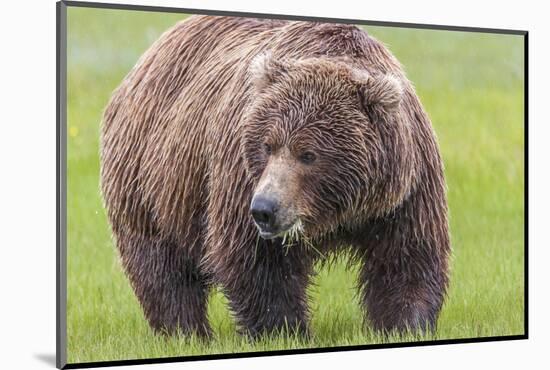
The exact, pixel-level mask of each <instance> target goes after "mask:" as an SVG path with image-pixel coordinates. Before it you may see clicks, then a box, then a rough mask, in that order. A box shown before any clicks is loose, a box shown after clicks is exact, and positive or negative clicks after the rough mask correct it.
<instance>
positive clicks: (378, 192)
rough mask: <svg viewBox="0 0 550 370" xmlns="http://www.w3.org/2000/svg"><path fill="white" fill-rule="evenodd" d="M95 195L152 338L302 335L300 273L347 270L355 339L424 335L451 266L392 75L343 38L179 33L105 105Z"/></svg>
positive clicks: (416, 121) (266, 31) (199, 29)
mask: <svg viewBox="0 0 550 370" xmlns="http://www.w3.org/2000/svg"><path fill="white" fill-rule="evenodd" d="M101 185H102V192H103V196H104V200H105V204H106V207H107V209H108V217H109V220H110V223H111V226H112V230H113V233H114V237H115V239H116V244H117V246H118V250H119V252H120V256H121V261H122V265H123V267H124V269H125V271H126V273H127V275H128V277H129V279H130V281H131V284H132V286H133V289H134V290H135V293H136V295H137V298H138V299H139V301H140V303H141V305H142V307H143V310H144V313H145V316H146V318H147V320H148V322H149V323H150V325H151V327H152V328H153V329H155V330H156V331H159V332H164V333H175V332H179V333H184V334H191V333H196V334H199V335H204V336H208V335H209V334H210V333H211V329H210V326H209V324H208V320H207V315H206V305H207V299H208V295H209V289H210V287H212V285H214V284H216V285H219V286H221V287H222V289H223V292H224V294H225V295H226V296H227V298H228V300H229V305H230V308H231V311H232V312H233V314H234V316H235V319H236V321H237V324H238V326H239V329H240V331H242V332H244V333H246V334H248V335H251V336H257V335H261V334H263V333H270V332H273V331H278V330H281V329H288V328H291V329H292V330H293V331H294V330H295V331H298V332H299V333H302V334H304V335H305V334H307V333H308V326H307V322H308V316H309V314H308V305H307V303H308V302H307V296H306V287H307V286H308V282H309V280H310V277H311V275H312V272H313V265H314V263H315V261H317V260H319V259H320V258H326V257H327V256H330V255H332V254H334V253H348V254H349V255H350V256H352V258H353V261H356V262H357V263H359V264H360V266H361V269H360V274H359V284H358V285H359V289H360V297H361V302H362V304H363V308H364V312H365V318H366V319H367V320H366V322H367V323H370V325H371V326H372V327H373V328H375V329H376V330H379V331H381V332H383V333H388V332H392V331H396V332H403V331H406V330H413V331H426V330H433V329H434V328H435V325H436V320H437V317H438V314H439V311H440V309H441V305H442V302H443V299H444V296H445V291H446V287H447V282H448V257H449V253H450V243H449V233H448V224H447V201H446V188H445V186H446V185H445V181H444V176H443V169H442V161H441V157H440V154H439V149H438V145H437V142H436V139H435V135H434V132H433V129H432V127H431V123H430V120H429V119H428V117H427V115H426V113H425V112H424V110H423V108H422V106H421V104H420V102H419V99H418V98H417V96H416V94H415V91H414V89H413V87H412V86H411V83H410V82H409V81H408V80H407V78H406V77H405V75H404V73H403V71H402V69H401V67H400V65H399V63H398V62H397V60H396V59H395V58H394V57H393V56H392V55H391V54H390V52H389V51H388V50H387V49H386V48H385V47H384V46H383V45H382V44H381V43H380V42H378V41H377V40H375V39H374V38H372V37H370V36H369V35H367V33H366V32H365V31H363V30H361V29H359V28H357V27H355V26H352V25H343V24H331V23H314V22H295V21H279V20H277V21H274V20H265V19H251V18H239V17H214V16H192V17H190V18H188V19H187V20H185V21H183V22H180V23H178V24H177V25H176V26H175V27H174V28H172V29H171V30H169V31H168V32H166V33H165V34H164V35H162V37H161V38H160V39H159V40H158V41H157V42H156V43H155V44H154V45H153V46H152V47H151V48H150V49H149V50H148V51H147V52H146V53H145V55H144V56H143V57H142V58H141V59H140V60H139V62H138V63H137V65H136V66H135V67H134V68H133V70H132V71H131V72H130V73H129V74H128V76H127V77H126V78H125V80H124V81H123V82H122V84H121V85H120V87H119V88H118V89H117V90H116V91H115V92H114V95H113V96H112V98H111V101H110V103H109V105H108V107H107V108H106V111H105V114H104V119H103V126H102V135H101Z"/></svg>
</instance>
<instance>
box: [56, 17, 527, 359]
mask: <svg viewBox="0 0 550 370" xmlns="http://www.w3.org/2000/svg"><path fill="white" fill-rule="evenodd" d="M182 18H183V16H182V15H177V14H155V13H145V12H130V11H116V10H90V9H81V8H70V9H69V11H68V35H69V36H68V202H67V207H68V302H67V304H68V308H67V315H68V318H67V321H68V325H67V326H68V328H67V331H68V360H69V362H70V363H74V362H88V361H107V360H117V359H138V358H150V357H165V356H184V355H197V354H212V353H232V352H243V351H244V352H250V351H264V350H271V349H285V348H307V347H328V346H345V345H354V344H367V343H380V342H383V341H388V340H390V341H396V340H399V341H403V340H422V339H449V338H472V337H483V336H500V335H513V334H522V333H523V314H524V306H523V295H524V281H523V276H524V269H523V266H524V254H523V248H524V241H523V240H524V229H523V225H524V221H523V217H524V203H523V192H524V181H523V173H524V151H523V150H524V147H523V140H524V130H523V113H524V112H523V109H524V107H523V63H524V61H523V43H522V38H521V37H520V36H510V35H487V34H474V33H462V32H447V31H430V30H407V29H392V28H384V27H366V29H367V30H368V32H369V33H371V34H372V35H374V36H375V37H377V38H378V39H380V40H382V41H383V42H384V43H385V44H386V45H387V46H388V47H389V48H390V50H391V51H392V52H393V53H394V54H395V55H396V56H397V58H398V59H399V60H400V61H401V63H402V64H403V66H404V68H405V70H406V72H407V74H408V76H409V78H410V79H411V80H412V81H413V82H414V84H415V86H416V89H417V92H418V94H419V96H420V98H421V100H422V102H423V104H424V106H425V108H426V110H427V111H428V113H429V115H430V117H431V118H432V121H433V124H434V126H435V130H436V132H437V135H438V138H439V142H440V145H441V149H442V152H443V157H444V162H445V166H446V176H447V181H448V188H449V193H448V195H449V202H450V212H451V218H450V221H451V233H452V243H453V248H454V252H453V260H452V277H451V286H450V291H449V296H448V299H447V301H446V304H445V306H444V309H443V311H442V314H441V317H440V320H439V329H438V332H437V334H436V335H435V337H432V336H430V337H427V338H414V337H409V338H401V339H398V338H389V339H383V338H381V337H379V336H377V335H376V334H375V333H373V332H371V331H369V330H368V329H367V330H362V328H361V311H360V309H359V305H358V300H357V297H356V296H355V289H354V286H355V279H356V273H357V271H356V270H355V269H352V270H351V271H347V270H345V269H344V266H343V264H342V265H336V266H333V267H332V268H331V269H330V270H325V269H323V270H321V271H320V273H319V275H318V276H317V278H316V285H315V286H314V287H312V288H311V297H312V300H311V307H312V313H313V315H312V323H311V324H312V329H313V332H314V336H313V337H312V338H311V339H310V340H308V341H303V340H300V339H299V338H291V337H290V338H289V337H281V336H279V337H274V338H265V339H263V340H261V341H258V342H256V343H251V342H248V341H247V340H245V339H244V338H242V337H239V336H238V335H236V334H235V324H234V321H233V319H232V318H231V315H230V313H229V311H228V309H227V305H226V300H225V298H224V297H223V296H222V295H221V294H220V293H219V292H213V294H212V297H211V300H210V307H209V316H210V320H211V323H212V326H213V329H214V332H215V338H214V340H212V341H211V342H210V343H202V342H200V341H197V340H195V339H194V338H190V339H189V338H183V337H175V338H169V339H166V338H163V337H158V336H155V335H154V334H153V333H152V332H151V330H150V329H149V327H148V325H147V323H146V322H145V320H144V318H143V315H142V313H141V309H140V307H139V305H138V302H137V300H136V298H135V297H134V295H133V292H132V291H131V289H130V286H129V283H128V281H127V279H126V277H125V276H124V274H123V272H122V270H121V268H120V265H119V262H118V260H117V254H116V250H115V247H114V245H113V242H112V239H111V234H110V230H109V226H108V224H107V220H106V214H105V210H104V208H103V206H102V202H101V197H100V193H99V178H98V174H99V156H98V152H99V149H98V138H99V128H100V120H101V114H102V110H103V108H104V107H105V105H106V103H107V101H108V98H109V96H110V94H111V92H112V91H113V89H114V88H115V87H116V86H117V85H118V84H119V83H120V82H121V80H122V79H123V77H124V76H125V74H126V73H127V72H128V71H129V70H130V69H131V67H132V66H133V65H134V63H135V62H136V61H137V59H138V57H139V56H140V55H141V54H142V53H143V52H144V51H145V50H146V49H147V47H148V46H149V45H150V44H151V43H152V42H153V41H154V40H155V39H156V38H157V37H158V36H159V35H160V34H161V33H162V32H163V31H164V30H166V29H167V28H169V27H170V26H171V25H173V24H174V23H175V22H176V21H178V20H180V19H182Z"/></svg>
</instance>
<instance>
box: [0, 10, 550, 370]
mask: <svg viewBox="0 0 550 370" xmlns="http://www.w3.org/2000/svg"><path fill="white" fill-rule="evenodd" d="M127 1H128V2H132V3H134V4H143V5H164V6H173V7H187V8H202V9H218V10H233V11H248V12H260V13H279V14H297V15H307V16H323V17H335V18H353V19H365V20H381V21H400V22H414V23H428V24H441V25H459V26H475V27H489V28H512V29H526V30H529V31H530V35H529V42H530V45H529V73H530V80H529V85H530V86H529V98H530V104H529V111H530V120H529V124H530V125H529V187H528V189H529V197H530V204H529V230H530V233H529V234H530V235H529V236H530V238H529V239H530V243H529V250H530V253H529V257H530V258H529V263H530V266H529V277H530V280H529V281H530V284H529V293H530V305H529V321H530V339H529V340H527V341H526V340H523V341H513V342H497V343H481V344H460V345H447V346H433V347H416V348H402V349H384V350H369V351H354V352H345V353H328V354H315V355H293V356H277V357H264V358H249V359H238V360H217V361H209V362H204V361H202V362H191V363H176V364H164V365H149V366H141V367H139V368H151V369H153V368H154V369H176V368H177V369H182V368H183V369H195V368H197V369H255V368H258V367H261V368H266V369H284V368H295V367H296V368H303V369H305V368H310V367H312V368H322V369H338V370H339V369H342V368H344V367H345V368H370V369H381V368H383V369H387V368H390V369H391V368H404V369H417V368H418V369H420V368H421V369H463V368H467V369H470V368H471V369H477V368H490V369H515V368H523V367H525V368H548V365H549V363H550V361H549V360H548V351H549V350H550V327H549V322H550V320H549V316H550V307H549V295H550V288H549V286H548V284H549V282H550V281H549V274H548V271H549V270H550V253H549V250H550V243H549V240H548V239H549V238H548V232H549V228H548V227H547V224H548V219H547V215H548V214H549V212H548V211H547V209H549V208H550V204H549V193H550V186H548V185H549V184H548V180H549V175H548V171H547V170H548V167H549V166H548V163H549V162H550V157H549V156H550V153H549V150H548V148H549V147H550V144H549V143H548V141H550V135H548V134H549V126H550V121H549V119H548V114H547V112H546V110H547V109H548V108H549V107H550V104H549V102H548V101H549V94H548V92H547V91H548V89H546V86H547V85H548V84H549V83H550V81H549V78H548V69H549V68H550V59H549V50H550V47H549V45H550V39H549V26H548V14H549V13H548V10H547V9H545V2H543V1H515V2H511V3H508V2H504V1H479V0H477V1H469V0H455V1H452V2H447V1H389V0H373V1H366V0H362V1H357V0H356V1H344V0H338V1H324V2H323V1H297V0H271V1H261V2H260V1H247V0H229V1H227V0H226V1H222V0H217V1H214V0H207V1H184V0H180V1H176V0H172V1H168V0H166V1H158V0H157V1H146V0H142V1H135V0H127ZM111 2H117V1H116V0H112V1H111ZM2 8H3V9H2V13H1V14H2V21H1V22H0V27H1V32H0V35H1V37H2V43H1V44H0V51H1V53H0V63H1V68H0V72H1V76H2V78H1V79H0V92H1V94H2V99H1V100H0V109H1V113H2V114H1V115H0V130H1V133H0V161H1V162H0V164H1V167H0V169H1V172H0V173H1V176H0V180H1V181H0V187H1V188H0V197H1V198H0V199H1V202H0V217H1V222H0V230H1V231H0V282H1V290H0V292H1V293H0V294H1V295H0V339H1V341H2V343H1V347H0V348H1V350H0V363H1V365H0V367H1V368H7V369H14V368H24V369H34V368H52V367H53V366H54V358H55V139H56V132H55V22H56V20H55V2H54V1H53V0H40V1H28V0H27V1H15V0H12V1H6V2H3V4H2ZM115 32H116V31H115ZM502 77H503V78H506V76H502ZM488 262H490V261H488ZM90 263H93V261H90ZM131 368H134V369H135V368H136V367H131Z"/></svg>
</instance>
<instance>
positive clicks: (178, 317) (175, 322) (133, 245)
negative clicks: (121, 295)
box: [117, 235, 211, 337]
mask: <svg viewBox="0 0 550 370" xmlns="http://www.w3.org/2000/svg"><path fill="white" fill-rule="evenodd" d="M117 245H118V247H119V251H120V256H121V260H122V264H123V267H124V269H125V271H126V273H127V275H128V277H129V279H130V281H131V283H132V287H133V288H134V292H135V293H136V296H137V297H138V299H139V301H140V303H141V306H142V308H143V311H144V314H145V317H146V319H147V321H148V322H149V324H150V326H151V328H152V329H153V330H154V331H156V332H158V333H165V334H175V333H177V332H178V331H179V333H181V334H184V335H188V334H192V333H195V334H197V335H199V336H201V337H207V336H209V335H210V333H211V330H210V326H209V324H208V319H207V312H206V311H207V300H208V292H209V286H208V283H207V277H206V276H205V274H204V273H203V272H202V271H201V270H200V268H199V258H198V256H194V255H192V254H191V253H189V249H187V248H185V247H184V246H181V245H177V244H175V243H173V242H166V241H159V240H155V239H152V238H144V237H136V236H127V235H123V236H122V237H121V236H118V238H117Z"/></svg>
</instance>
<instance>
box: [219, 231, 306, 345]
mask: <svg viewBox="0 0 550 370" xmlns="http://www.w3.org/2000/svg"><path fill="white" fill-rule="evenodd" d="M285 248H286V247H283V246H282V245H281V241H280V239H277V240H274V241H271V240H263V239H257V241H254V242H253V243H252V244H251V245H247V247H246V248H244V249H242V250H241V251H240V252H239V253H238V254H237V255H232V256H230V257H229V258H227V259H225V261H224V264H223V266H219V267H220V268H221V269H222V270H223V271H218V274H217V275H218V276H223V281H222V285H223V287H224V290H225V293H226V294H227V297H228V299H229V303H230V307H231V310H232V311H233V313H234V314H235V318H236V320H237V324H238V325H239V327H240V331H241V333H243V334H247V335H250V336H252V337H258V336H261V335H263V334H270V333H277V332H280V331H289V332H291V333H296V332H297V333H299V334H302V335H307V334H308V328H307V321H308V307H307V295H306V288H307V285H308V282H309V277H310V273H311V270H312V265H313V263H312V261H310V259H309V258H308V256H307V255H306V254H305V253H304V251H303V250H301V248H300V247H299V246H297V245H295V246H293V247H290V248H289V249H288V250H287V249H285Z"/></svg>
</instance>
